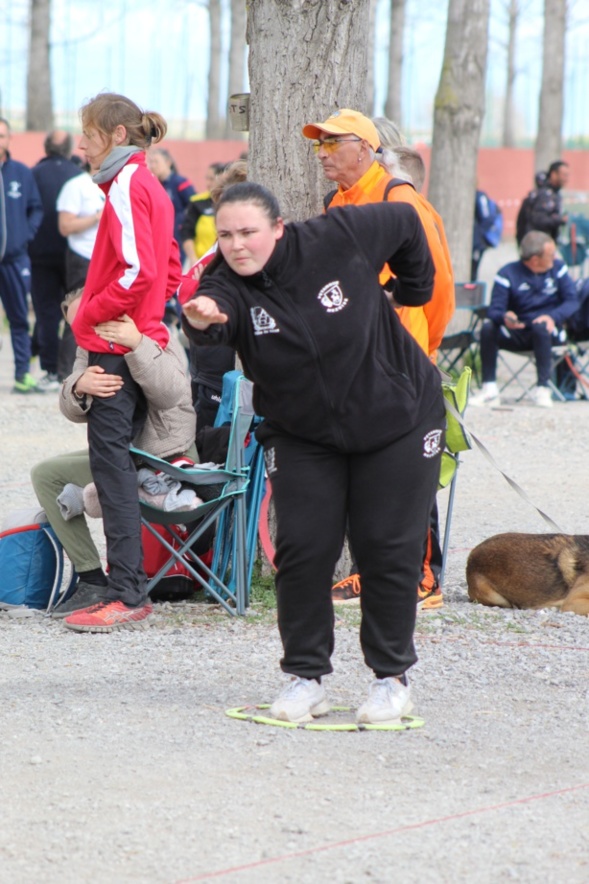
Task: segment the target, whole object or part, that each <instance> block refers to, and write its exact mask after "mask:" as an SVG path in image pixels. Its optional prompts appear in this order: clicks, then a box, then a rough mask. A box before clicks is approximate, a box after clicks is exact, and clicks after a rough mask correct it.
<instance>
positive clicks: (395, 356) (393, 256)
mask: <svg viewBox="0 0 589 884" xmlns="http://www.w3.org/2000/svg"><path fill="white" fill-rule="evenodd" d="M216 223H217V232H218V238H219V250H220V255H219V257H218V258H217V259H216V260H215V261H213V262H212V263H211V265H210V266H209V268H207V270H206V271H205V273H204V274H203V276H202V278H201V281H200V287H199V291H198V296H197V297H196V298H194V299H192V300H189V301H188V302H187V303H185V304H184V308H183V310H184V319H183V325H184V329H185V331H186V333H187V335H188V336H189V337H190V338H191V339H192V340H194V341H197V342H198V343H205V342H206V341H209V342H211V343H219V342H221V343H229V344H231V345H234V346H235V347H236V349H237V351H238V352H239V355H240V357H241V360H242V363H243V367H244V372H245V374H246V375H247V376H248V377H249V378H250V379H251V380H252V381H253V382H254V406H255V408H256V412H257V413H258V414H260V415H263V416H264V421H263V422H262V424H261V425H260V426H259V428H258V430H257V435H258V438H259V440H260V441H261V442H262V444H263V445H264V450H265V458H266V467H267V470H268V475H269V476H270V479H271V481H272V489H273V494H274V501H275V506H276V516H277V536H276V565H277V569H278V570H277V577H276V588H277V598H278V625H279V629H280V634H281V638H282V643H283V648H284V656H283V658H282V660H281V667H282V669H283V671H284V672H286V673H287V674H289V675H290V676H291V678H290V681H289V683H288V684H287V686H286V688H285V689H284V691H283V692H282V693H281V695H280V696H279V697H278V698H277V700H276V701H275V702H274V704H273V705H272V707H271V710H270V715H271V716H273V717H275V718H279V719H283V720H287V721H308V720H310V719H311V718H312V717H313V716H317V715H321V714H324V713H325V712H327V711H328V709H329V705H328V703H327V700H326V696H325V689H324V686H323V685H322V684H321V678H322V676H324V675H327V674H329V673H330V672H331V671H332V666H331V662H330V657H331V654H332V651H333V647H334V631H333V626H334V616H333V605H332V600H331V578H332V575H333V571H334V567H335V563H336V561H337V558H338V556H339V554H340V551H341V548H342V544H343V540H344V533H345V527H346V520H348V521H349V529H350V538H351V542H352V545H353V548H354V552H355V554H356V557H357V561H358V567H359V572H360V575H361V579H362V587H363V592H362V596H361V603H362V626H361V630H360V641H361V645H362V650H363V653H364V659H365V662H366V664H367V665H368V666H369V668H371V669H372V670H373V672H374V674H375V680H374V681H373V683H372V685H371V688H370V693H369V695H368V699H367V701H366V702H365V703H364V704H363V705H362V706H361V707H360V708H359V710H358V713H357V718H358V721H359V722H360V723H378V722H389V721H396V720H398V719H399V718H400V717H401V716H403V715H406V714H408V713H409V712H410V711H411V709H412V702H411V693H410V687H409V684H408V682H407V676H406V672H407V670H408V669H409V668H410V667H411V666H412V665H413V664H414V663H415V661H416V659H417V658H416V654H415V649H414V645H413V631H414V627H415V616H416V595H415V586H416V584H417V580H418V577H419V572H420V568H421V559H422V546H423V538H424V536H425V532H426V529H427V524H428V519H429V514H430V511H431V507H432V504H433V500H434V495H435V492H436V487H437V481H438V476H439V468H440V455H441V452H442V449H443V446H444V425H445V419H444V405H443V398H442V393H441V386H440V381H439V375H438V373H437V370H436V369H435V367H434V366H433V365H432V363H431V362H430V361H429V359H428V358H427V356H426V355H425V354H424V352H423V351H422V350H421V349H420V347H419V346H418V345H417V343H416V342H415V341H414V339H413V338H412V337H411V335H410V334H409V333H408V332H407V331H406V330H405V329H404V328H403V327H402V326H401V323H400V322H399V319H398V317H397V316H396V314H395V312H394V310H392V309H391V305H390V303H389V301H388V300H387V297H386V295H385V294H384V292H383V291H382V289H381V287H380V285H379V282H378V274H379V271H380V269H381V268H382V266H383V264H384V263H385V261H386V262H387V263H388V264H389V265H390V266H391V268H392V269H393V270H394V272H395V275H396V277H397V278H396V282H395V291H394V297H395V300H396V301H398V303H400V304H406V305H408V306H419V305H421V304H424V303H426V302H427V301H428V299H429V298H430V297H431V291H432V284H433V273H434V271H433V263H432V260H431V256H430V253H429V248H428V246H427V241H426V239H425V235H424V233H423V230H422V227H421V224H420V221H419V218H418V216H417V213H416V212H415V210H414V209H413V207H412V206H409V205H405V204H396V203H385V202H383V203H375V204H371V205H366V206H352V207H350V206H348V207H342V208H337V209H333V210H331V211H330V212H328V213H327V214H326V215H323V216H321V217H319V218H313V219H311V220H309V221H305V222H301V223H293V224H288V225H286V226H285V225H284V223H283V221H282V218H281V217H280V212H279V208H278V204H277V202H276V200H275V198H274V197H273V195H272V194H271V193H269V192H268V191H267V190H265V188H263V187H261V186H260V185H258V184H249V183H243V184H236V185H234V186H233V187H230V188H229V189H228V190H227V191H225V192H224V193H223V195H222V196H221V198H220V200H219V203H218V205H217V210H216Z"/></svg>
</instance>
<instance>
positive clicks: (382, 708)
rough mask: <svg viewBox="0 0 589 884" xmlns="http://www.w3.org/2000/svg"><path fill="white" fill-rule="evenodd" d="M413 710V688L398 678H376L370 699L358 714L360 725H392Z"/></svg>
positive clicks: (371, 688)
mask: <svg viewBox="0 0 589 884" xmlns="http://www.w3.org/2000/svg"><path fill="white" fill-rule="evenodd" d="M412 709H413V703H412V702H411V688H410V687H409V685H408V684H406V685H405V684H402V683H401V682H400V681H399V680H398V679H397V678H394V677H392V676H389V677H388V678H376V679H375V680H374V681H373V682H372V684H371V685H370V690H369V692H368V699H367V700H366V702H365V703H363V704H362V706H360V708H359V709H358V712H357V713H356V721H357V722H358V724H392V723H393V722H395V721H400V720H401V718H402V717H403V716H404V715H409V713H410V712H411V710H412Z"/></svg>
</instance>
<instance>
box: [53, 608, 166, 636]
mask: <svg viewBox="0 0 589 884" xmlns="http://www.w3.org/2000/svg"><path fill="white" fill-rule="evenodd" d="M152 611H153V605H151V604H150V603H149V602H146V603H145V604H143V605H139V606H138V607H136V608H131V607H130V606H129V605H125V604H123V602H104V601H102V602H98V604H96V605H92V606H91V607H89V608H82V609H81V610H79V611H74V613H73V614H69V615H68V616H67V617H66V618H65V620H64V621H63V622H64V625H65V626H67V628H68V629H73V630H74V631H75V632H114V631H115V630H118V629H149V626H150V620H151V616H150V615H151V613H152Z"/></svg>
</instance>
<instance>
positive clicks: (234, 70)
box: [225, 0, 246, 138]
mask: <svg viewBox="0 0 589 884" xmlns="http://www.w3.org/2000/svg"><path fill="white" fill-rule="evenodd" d="M245 25H246V6H245V0H231V37H230V43H229V88H228V90H227V97H229V96H230V95H236V94H238V93H242V92H243V91H244V88H245V86H244V81H245V56H246V42H245ZM225 137H226V138H235V134H234V132H233V130H232V128H231V123H230V121H229V116H227V123H226V126H225Z"/></svg>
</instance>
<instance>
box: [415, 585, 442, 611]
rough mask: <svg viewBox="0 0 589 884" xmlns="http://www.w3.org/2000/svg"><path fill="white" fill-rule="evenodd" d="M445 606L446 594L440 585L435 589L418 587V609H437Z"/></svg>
mask: <svg viewBox="0 0 589 884" xmlns="http://www.w3.org/2000/svg"><path fill="white" fill-rule="evenodd" d="M443 607H444V596H443V594H442V590H441V589H440V587H439V586H435V587H434V588H433V589H423V588H422V587H421V586H418V587H417V610H418V611H437V610H438V608H443Z"/></svg>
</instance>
